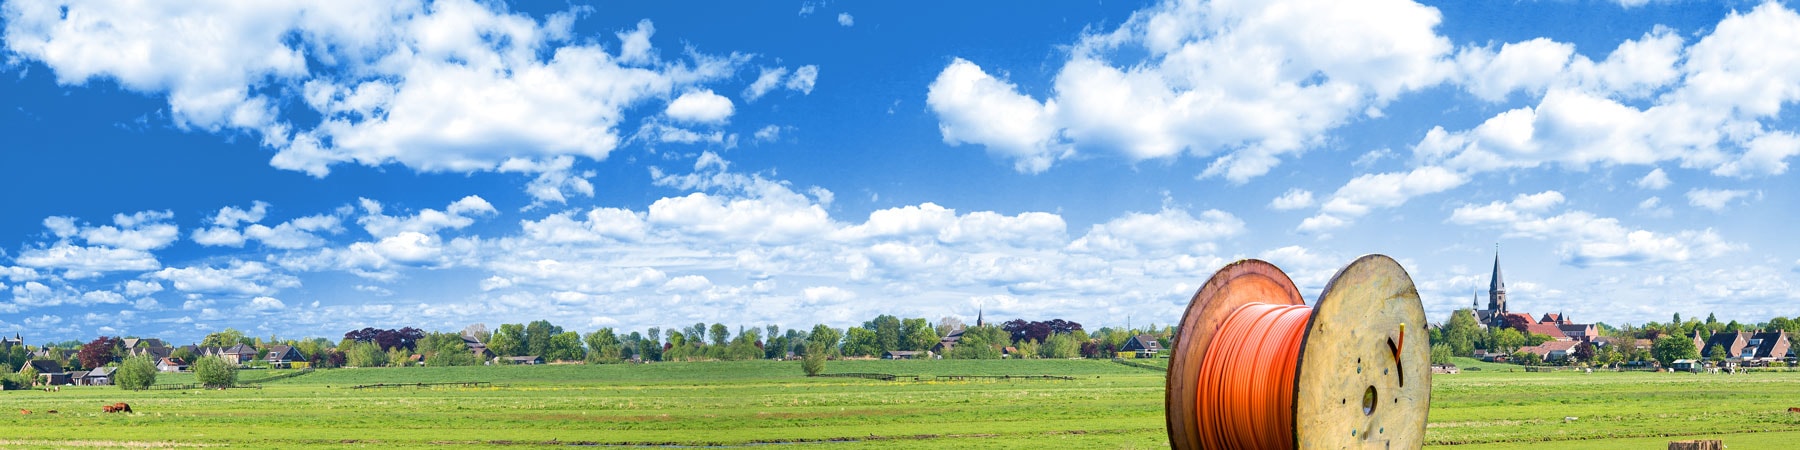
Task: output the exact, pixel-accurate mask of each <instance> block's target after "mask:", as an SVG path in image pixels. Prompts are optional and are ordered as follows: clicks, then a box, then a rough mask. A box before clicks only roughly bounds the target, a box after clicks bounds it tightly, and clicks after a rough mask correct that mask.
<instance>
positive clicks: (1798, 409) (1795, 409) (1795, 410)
mask: <svg viewBox="0 0 1800 450" xmlns="http://www.w3.org/2000/svg"><path fill="white" fill-rule="evenodd" d="M1788 412H1793V413H1800V408H1788Z"/></svg>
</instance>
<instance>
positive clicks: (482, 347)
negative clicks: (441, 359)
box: [462, 333, 494, 361]
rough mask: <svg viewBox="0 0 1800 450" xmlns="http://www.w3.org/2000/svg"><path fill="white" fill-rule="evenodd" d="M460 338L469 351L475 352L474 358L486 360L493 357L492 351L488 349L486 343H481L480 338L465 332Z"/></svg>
mask: <svg viewBox="0 0 1800 450" xmlns="http://www.w3.org/2000/svg"><path fill="white" fill-rule="evenodd" d="M462 340H463V346H464V347H468V348H469V353H474V354H475V359H479V360H482V361H487V360H488V359H489V358H493V357H494V352H492V351H488V348H487V344H485V343H482V342H481V340H480V339H476V338H475V337H474V336H470V335H468V334H466V333H465V334H463V335H462Z"/></svg>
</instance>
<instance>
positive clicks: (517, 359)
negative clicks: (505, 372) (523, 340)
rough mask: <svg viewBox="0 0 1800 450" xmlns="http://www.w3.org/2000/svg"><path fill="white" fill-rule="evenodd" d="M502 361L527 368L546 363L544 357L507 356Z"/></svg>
mask: <svg viewBox="0 0 1800 450" xmlns="http://www.w3.org/2000/svg"><path fill="white" fill-rule="evenodd" d="M500 359H501V360H503V361H506V362H507V363H511V364H520V365H527V366H535V365H538V364H543V363H544V357H542V356H507V357H504V358H500Z"/></svg>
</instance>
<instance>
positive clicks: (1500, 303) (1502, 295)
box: [1488, 244, 1506, 314]
mask: <svg viewBox="0 0 1800 450" xmlns="http://www.w3.org/2000/svg"><path fill="white" fill-rule="evenodd" d="M1488 309H1491V310H1494V311H1498V312H1497V314H1504V313H1506V280H1505V279H1504V278H1503V277H1501V276H1500V244H1494V278H1493V279H1491V280H1489V281H1488Z"/></svg>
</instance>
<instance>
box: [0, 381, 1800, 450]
mask: <svg viewBox="0 0 1800 450" xmlns="http://www.w3.org/2000/svg"><path fill="white" fill-rule="evenodd" d="M1465 362H1467V361H1465ZM1467 365H1471V366H1475V367H1481V368H1482V369H1484V370H1481V371H1471V372H1464V373H1463V374H1458V375H1440V376H1437V377H1435V378H1434V380H1433V381H1434V382H1433V393H1432V405H1431V406H1432V410H1431V422H1430V425H1429V428H1428V431H1427V433H1428V437H1429V439H1430V441H1431V442H1432V443H1433V444H1434V447H1443V448H1455V449H1501V448H1526V447H1538V446H1543V445H1544V444H1546V443H1553V444H1555V445H1554V447H1556V448H1661V447H1662V446H1663V443H1666V442H1667V441H1669V440H1672V439H1697V438H1720V439H1724V440H1725V443H1726V444H1727V445H1729V446H1730V447H1731V448H1732V449H1755V448H1791V447H1792V446H1793V445H1792V443H1793V442H1800V414H1796V413H1789V412H1787V408H1789V407H1796V406H1800V372H1790V373H1758V374H1749V375H1712V374H1708V375H1694V374H1668V373H1610V372H1608V373H1593V374H1586V373H1573V372H1556V373H1526V372H1508V371H1507V370H1509V369H1512V368H1513V367H1511V366H1498V365H1481V364H1467ZM826 370H827V372H828V373H847V372H878V373H892V374H902V375H928V376H929V375H939V376H942V375H1059V376H1067V377H1072V378H1074V379H1073V380H1060V379H1057V380H1040V379H1030V380H1019V379H1013V380H1005V379H968V380H963V381H879V380H867V379H860V378H827V377H818V378H808V377H805V376H802V375H801V372H800V367H799V363H798V362H773V361H744V362H689V363H659V364H648V365H596V366H583V365H554V366H500V367H444V368H383V369H336V370H321V371H316V372H313V373H309V374H305V375H301V376H297V377H292V378H285V379H280V380H276V381H271V382H268V383H264V384H262V385H261V387H260V388H240V389H231V390H225V391H219V390H183V389H159V390H151V391H144V392H126V391H122V390H119V389H117V388H112V387H80V388H72V387H64V388H63V389H62V391H61V392H41V391H11V392H5V393H0V402H4V403H5V404H6V405H8V406H9V407H11V408H13V409H29V410H32V411H33V413H32V414H29V415H26V414H18V413H17V412H7V414H10V416H9V417H11V420H8V421H5V422H0V447H7V448H15V447H30V448H43V447H116V446H144V447H188V446H232V447H282V448H288V447H301V446H321V447H366V448H394V447H436V446H444V445H458V444H468V445H504V446H512V447H537V446H545V447H547V446H567V445H570V444H576V445H580V444H590V445H604V444H611V445H621V444H623V445H634V444H635V445H659V446H661V445H678V446H733V447H735V446H763V445H765V444H785V443H794V444H804V445H806V446H829V447H833V448H1167V443H1166V439H1165V437H1164V431H1163V411H1162V389H1163V378H1162V374H1161V373H1160V372H1156V371H1152V370H1145V369H1142V368H1137V367H1128V366H1125V365H1121V364H1115V363H1112V362H1108V361H1090V360H1072V361H1061V360H1056V361H1046V360H1022V361H1010V360H1002V361H833V362H831V363H830V364H828V365H827V369H826ZM280 373H281V372H280V371H246V372H243V375H242V379H244V380H256V379H262V378H266V377H269V376H273V375H278V374H280ZM926 378H927V379H930V378H931V377H926ZM157 382H158V385H159V386H169V387H172V386H176V385H180V384H186V383H190V382H192V377H191V376H189V375H181V374H176V375H168V374H165V375H163V376H161V377H159V378H158V380H157ZM462 382H485V383H491V384H485V385H479V386H476V387H465V386H461V385H439V386H430V385H427V386H407V387H379V388H361V389H358V388H354V386H358V385H369V384H377V383H388V384H395V383H462ZM120 401H124V402H130V403H131V405H132V407H133V408H134V409H135V410H136V411H137V413H136V414H129V415H125V414H102V413H100V406H101V405H102V404H110V403H113V402H120ZM48 410H58V413H57V414H47V413H46V412H47V411H48ZM1568 417H1574V418H1575V419H1573V420H1566V419H1565V418H1568Z"/></svg>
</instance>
